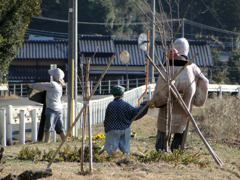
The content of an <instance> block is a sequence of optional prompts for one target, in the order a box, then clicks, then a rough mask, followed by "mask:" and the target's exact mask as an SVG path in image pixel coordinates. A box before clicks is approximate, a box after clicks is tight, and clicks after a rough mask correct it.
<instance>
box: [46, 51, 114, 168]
mask: <svg viewBox="0 0 240 180" xmlns="http://www.w3.org/2000/svg"><path fill="white" fill-rule="evenodd" d="M115 56H116V53H114V54H113V55H112V57H111V59H110V61H109V63H108V64H107V66H106V68H105V70H104V71H103V73H102V75H101V76H100V78H99V80H98V82H97V84H96V85H95V86H94V89H93V91H92V92H91V94H90V96H89V98H88V100H90V99H91V97H92V96H93V94H94V93H95V91H96V89H97V88H98V85H99V84H100V82H101V81H102V79H103V77H104V75H105V74H106V72H107V70H108V68H109V67H110V65H111V63H112V61H113V59H114V57H115ZM83 110H84V107H83V108H82V109H81V111H80V112H79V113H78V115H77V117H76V118H75V120H74V122H73V124H72V126H71V127H70V129H69V130H68V132H67V134H66V136H65V138H64V139H63V141H62V142H61V144H60V145H59V146H58V149H57V150H56V152H55V153H54V155H53V156H52V159H51V160H50V162H49V163H48V165H47V168H50V166H51V165H52V163H53V161H54V159H55V158H56V156H57V154H58V152H59V151H60V149H61V147H62V146H63V144H64V143H65V141H66V139H67V137H68V136H69V135H70V133H71V131H72V129H73V127H74V126H75V125H76V123H77V121H78V119H79V118H80V116H81V115H82V113H83Z"/></svg>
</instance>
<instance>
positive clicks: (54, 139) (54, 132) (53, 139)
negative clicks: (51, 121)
mask: <svg viewBox="0 0 240 180" xmlns="http://www.w3.org/2000/svg"><path fill="white" fill-rule="evenodd" d="M52 142H56V131H55V130H54V131H53V132H52Z"/></svg>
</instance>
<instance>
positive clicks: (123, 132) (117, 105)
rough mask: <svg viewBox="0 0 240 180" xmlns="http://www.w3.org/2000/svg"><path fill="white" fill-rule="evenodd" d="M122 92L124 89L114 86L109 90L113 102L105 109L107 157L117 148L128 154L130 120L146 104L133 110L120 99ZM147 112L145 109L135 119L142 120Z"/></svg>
mask: <svg viewBox="0 0 240 180" xmlns="http://www.w3.org/2000/svg"><path fill="white" fill-rule="evenodd" d="M124 91H125V88H124V87H122V86H114V87H113V88H112V89H111V94H112V95H113V96H114V100H113V101H112V102H110V103H109V104H108V106H107V109H106V114H105V120H104V129H105V133H106V139H105V144H104V150H106V151H107V153H108V157H111V155H112V153H115V152H116V151H117V148H119V149H120V150H121V151H122V152H123V153H124V154H129V150H130V136H131V129H130V125H131V120H132V119H133V117H134V116H135V115H137V113H138V112H139V111H140V110H141V109H142V107H143V106H144V105H145V104H146V103H147V102H143V103H141V105H140V106H139V107H138V108H134V107H133V106H131V105H130V104H129V103H127V102H125V101H124V100H123V99H122V97H123V94H124ZM147 111H148V108H146V109H145V110H144V111H143V112H142V113H141V114H140V115H139V116H138V117H137V119H140V118H142V117H143V116H144V115H145V114H146V113H147Z"/></svg>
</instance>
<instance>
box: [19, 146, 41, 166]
mask: <svg viewBox="0 0 240 180" xmlns="http://www.w3.org/2000/svg"><path fill="white" fill-rule="evenodd" d="M41 154H42V152H41V151H40V150H39V149H38V148H35V149H34V148H33V147H30V146H26V147H23V148H22V150H21V151H20V152H19V154H18V158H19V159H28V160H32V161H34V162H36V163H37V162H39V161H40V159H41Z"/></svg>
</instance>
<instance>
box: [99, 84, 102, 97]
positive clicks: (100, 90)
mask: <svg viewBox="0 0 240 180" xmlns="http://www.w3.org/2000/svg"><path fill="white" fill-rule="evenodd" d="M99 94H102V82H100V84H99Z"/></svg>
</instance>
